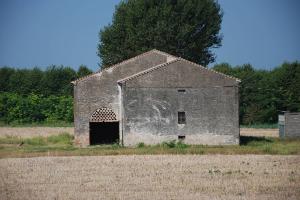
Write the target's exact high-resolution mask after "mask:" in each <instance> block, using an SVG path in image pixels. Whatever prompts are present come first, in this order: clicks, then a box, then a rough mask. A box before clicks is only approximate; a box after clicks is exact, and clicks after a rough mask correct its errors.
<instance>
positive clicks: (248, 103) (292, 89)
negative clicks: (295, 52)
mask: <svg viewBox="0 0 300 200" xmlns="http://www.w3.org/2000/svg"><path fill="white" fill-rule="evenodd" d="M213 68H214V69H215V70H217V71H219V72H222V73H225V74H228V75H231V76H234V77H237V78H239V79H241V81H242V82H241V83H240V90H239V92H240V123H241V124H255V123H276V122H277V120H278V113H279V112H280V111H291V112H293V111H298V112H299V111H300V63H298V62H293V63H284V64H282V65H281V66H279V67H277V68H274V69H273V70H271V71H268V70H255V69H254V68H253V67H252V66H251V65H249V64H246V65H242V66H236V67H232V66H230V65H229V64H227V63H223V64H219V65H215V66H214V67H213Z"/></svg>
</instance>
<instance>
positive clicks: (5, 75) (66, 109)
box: [0, 66, 92, 123]
mask: <svg viewBox="0 0 300 200" xmlns="http://www.w3.org/2000/svg"><path fill="white" fill-rule="evenodd" d="M90 73H92V71H90V70H89V69H88V68H87V67H86V66H80V67H79V69H78V71H77V72H76V71H75V70H73V69H72V68H70V67H63V66H51V67H48V68H47V69H46V70H45V71H42V70H40V69H39V68H33V69H14V68H10V67H2V68H0V122H2V123H3V122H4V123H32V122H49V123H52V122H57V121H65V122H72V121H73V97H72V94H73V86H72V85H71V81H73V80H75V79H76V78H79V77H82V76H85V75H88V74H90Z"/></svg>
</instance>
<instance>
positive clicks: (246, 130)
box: [240, 128, 279, 137]
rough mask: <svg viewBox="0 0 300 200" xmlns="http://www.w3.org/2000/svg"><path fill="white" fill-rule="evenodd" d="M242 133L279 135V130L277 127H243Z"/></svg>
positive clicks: (243, 134) (244, 134) (256, 135)
mask: <svg viewBox="0 0 300 200" xmlns="http://www.w3.org/2000/svg"><path fill="white" fill-rule="evenodd" d="M240 135H241V136H252V137H279V130H278V129H277V128H265V129H261V128H241V129H240Z"/></svg>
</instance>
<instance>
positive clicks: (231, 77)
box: [179, 57, 241, 82]
mask: <svg viewBox="0 0 300 200" xmlns="http://www.w3.org/2000/svg"><path fill="white" fill-rule="evenodd" d="M179 59H180V60H182V61H185V62H188V63H190V64H192V65H195V66H197V67H201V68H202V69H205V70H208V71H211V72H213V73H216V74H220V75H222V76H225V77H227V78H230V79H235V80H236V81H237V82H241V80H240V79H238V78H236V77H234V76H229V75H227V74H224V73H221V72H218V71H216V70H213V69H209V68H207V67H203V66H202V65H199V64H197V63H194V62H192V61H189V60H186V59H184V58H181V57H180V58H179Z"/></svg>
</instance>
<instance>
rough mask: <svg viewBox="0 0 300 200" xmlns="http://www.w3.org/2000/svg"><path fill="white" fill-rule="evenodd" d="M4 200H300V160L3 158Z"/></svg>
mask: <svg viewBox="0 0 300 200" xmlns="http://www.w3.org/2000/svg"><path fill="white" fill-rule="evenodd" d="M0 177H1V178H0V196H1V199H3V200H6V199H272V200H274V199H299V196H300V190H299V188H300V156H297V155H296V156H271V155H201V156H199V155H155V156H154V155H139V156H137V155H131V156H90V157H88V156H87V157H37V158H9V159H0Z"/></svg>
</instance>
